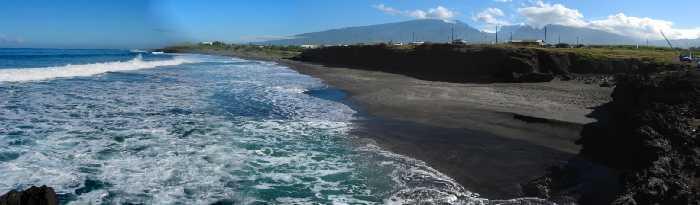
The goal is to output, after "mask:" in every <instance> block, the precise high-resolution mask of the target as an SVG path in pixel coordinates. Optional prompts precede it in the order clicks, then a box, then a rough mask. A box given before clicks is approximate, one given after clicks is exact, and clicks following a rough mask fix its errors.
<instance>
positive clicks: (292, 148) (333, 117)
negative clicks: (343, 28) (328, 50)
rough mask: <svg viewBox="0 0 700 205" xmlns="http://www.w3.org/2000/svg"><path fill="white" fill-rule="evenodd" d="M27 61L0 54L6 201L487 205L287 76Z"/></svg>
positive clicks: (236, 64)
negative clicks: (46, 196) (388, 146)
mask: <svg viewBox="0 0 700 205" xmlns="http://www.w3.org/2000/svg"><path fill="white" fill-rule="evenodd" d="M21 52H23V53H24V54H25V55H27V53H29V54H28V55H33V54H32V52H35V53H50V55H44V57H36V56H35V57H26V58H20V57H17V56H20V55H21V54H18V53H20V52H15V57H14V58H13V57H8V56H11V55H8V53H13V52H12V51H8V50H3V51H2V52H0V56H2V55H5V56H4V57H0V68H1V69H0V192H2V193H4V192H7V191H9V190H12V189H25V188H27V187H29V186H32V185H49V186H52V187H54V188H55V189H56V191H57V192H58V194H59V195H60V199H61V203H62V204H212V203H220V204H391V203H394V204H403V203H414V202H433V203H450V204H457V203H460V204H468V203H477V204H479V203H487V201H486V200H485V199H480V198H478V197H477V195H475V194H473V193H470V192H468V191H467V190H465V189H464V188H463V187H461V186H460V185H458V184H457V183H456V182H454V181H453V180H452V179H450V178H449V177H447V176H445V175H443V174H441V173H439V172H437V171H436V170H434V169H432V168H430V167H428V166H427V165H425V163H424V162H421V161H418V160H414V159H411V158H407V157H404V156H401V155H398V154H394V153H391V152H388V151H385V150H382V149H381V148H379V147H377V146H375V145H373V144H372V143H371V142H370V141H368V140H363V139H360V138H357V137H354V136H352V135H350V134H349V131H350V129H352V127H353V124H352V121H353V119H355V117H356V114H357V113H356V112H355V111H354V110H353V109H351V108H350V107H348V106H347V105H345V104H343V103H340V102H338V101H337V99H340V98H342V96H343V94H342V92H340V91H338V90H335V89H332V88H329V87H328V86H326V85H324V84H323V83H322V82H321V81H320V80H318V79H315V78H312V77H309V76H305V75H301V74H299V73H297V72H295V71H293V70H290V69H288V68H286V67H284V66H280V65H277V64H274V63H269V62H260V61H247V60H242V59H236V58H229V57H216V56H204V55H153V54H149V53H139V52H132V51H121V50H107V51H104V50H98V51H96V53H97V54H94V53H92V54H94V55H92V54H91V52H92V51H84V50H83V51H80V52H87V54H85V53H80V54H78V55H73V54H72V53H68V54H66V53H65V51H64V50H35V51H32V50H31V49H30V50H21ZM70 52H75V51H70ZM61 53H62V54H64V55H59V54H61ZM104 53H108V55H103V54H104ZM115 53H117V54H116V55H115ZM49 58H60V60H57V61H60V62H58V63H56V62H53V63H52V60H51V59H49ZM71 58H73V59H71ZM7 59H11V60H7ZM37 59H39V60H37ZM54 60H55V59H54ZM73 60H75V62H79V63H75V64H73V63H70V62H73ZM33 62H36V63H33ZM67 62H68V63H67ZM69 64H70V65H69Z"/></svg>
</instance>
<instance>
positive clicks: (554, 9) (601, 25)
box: [517, 1, 700, 39]
mask: <svg viewBox="0 0 700 205" xmlns="http://www.w3.org/2000/svg"><path fill="white" fill-rule="evenodd" d="M517 12H518V14H519V15H520V16H521V17H522V18H523V19H524V20H523V21H524V23H525V24H527V25H530V26H533V27H537V28H542V27H543V26H546V25H549V24H559V25H564V26H573V27H586V28H592V29H597V30H603V31H607V32H610V33H615V34H619V35H623V36H630V37H635V38H641V39H661V38H663V37H662V36H661V34H660V33H661V31H663V32H665V33H666V35H667V36H668V37H669V38H671V39H695V38H700V27H699V28H691V29H679V28H674V27H673V22H671V21H665V20H658V19H652V18H647V17H634V16H627V15H625V14H624V13H618V14H614V15H610V16H608V17H607V18H605V19H602V20H593V21H589V20H586V19H585V18H584V16H583V14H582V13H581V12H580V11H578V10H576V9H571V8H568V7H566V6H564V5H562V4H550V3H544V2H542V1H537V2H535V3H534V5H531V6H525V7H521V8H519V9H517Z"/></svg>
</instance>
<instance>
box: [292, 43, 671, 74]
mask: <svg viewBox="0 0 700 205" xmlns="http://www.w3.org/2000/svg"><path fill="white" fill-rule="evenodd" d="M294 59H295V60H300V61H307V62H315V63H322V64H326V65H332V66H345V67H352V68H357V69H364V70H375V71H382V72H389V73H396V74H402V75H408V76H411V77H415V78H419V79H423V80H431V81H445V82H457V83H461V82H546V81H551V80H552V79H554V77H555V76H559V77H561V78H562V79H570V76H569V75H570V74H615V73H635V72H640V73H641V72H657V71H660V70H667V69H676V67H674V66H672V65H659V64H655V63H648V61H643V60H639V59H625V60H605V61H601V60H592V59H591V58H590V57H586V56H580V55H578V54H576V53H565V52H552V51H551V50H547V49H539V48H517V47H499V46H469V45H452V44H426V45H421V46H416V47H415V48H411V49H408V48H397V47H391V46H387V45H371V46H347V47H342V46H336V47H325V48H320V49H311V50H306V51H304V52H303V53H301V54H300V55H299V56H297V57H295V58H294ZM677 69H680V65H679V68H677Z"/></svg>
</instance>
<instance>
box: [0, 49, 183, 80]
mask: <svg viewBox="0 0 700 205" xmlns="http://www.w3.org/2000/svg"><path fill="white" fill-rule="evenodd" d="M184 63H193V61H192V60H188V59H185V58H182V57H179V56H176V57H175V58H173V59H170V60H158V61H144V60H143V57H142V56H141V54H139V55H138V56H136V57H135V58H134V59H131V60H129V61H115V62H105V63H92V64H82V65H71V64H69V65H65V66H54V67H43V68H11V69H0V82H22V81H38V80H50V79H54V78H66V77H80V76H92V75H97V74H101V73H106V72H116V71H130V70H139V69H147V68H155V67H160V66H174V65H180V64H184Z"/></svg>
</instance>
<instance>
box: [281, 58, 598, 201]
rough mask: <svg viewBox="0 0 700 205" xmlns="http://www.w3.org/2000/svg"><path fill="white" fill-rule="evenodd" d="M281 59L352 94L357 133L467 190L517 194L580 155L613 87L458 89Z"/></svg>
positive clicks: (560, 84)
mask: <svg viewBox="0 0 700 205" xmlns="http://www.w3.org/2000/svg"><path fill="white" fill-rule="evenodd" d="M278 62H280V63H282V64H285V65H287V66H289V67H290V68H292V69H294V70H297V71H298V72H300V73H303V74H307V75H310V76H314V77H317V78H319V79H322V80H323V81H324V82H325V83H327V84H329V85H331V86H333V87H336V88H338V89H341V90H344V91H346V92H348V93H349V100H350V102H351V103H353V104H354V105H357V107H358V109H360V111H362V112H363V113H366V114H367V115H368V116H367V117H362V118H361V119H360V120H358V122H357V123H356V124H357V125H358V126H357V127H356V129H355V130H354V134H356V135H358V136H360V137H366V138H368V139H371V140H374V141H375V142H377V143H378V144H379V145H380V146H382V147H384V148H386V149H389V150H391V151H393V152H396V153H399V154H403V155H407V156H410V157H413V158H416V159H420V160H423V161H425V162H426V163H428V164H429V165H430V166H432V167H434V168H436V169H438V170H440V171H441V172H443V173H445V174H447V175H449V176H451V177H452V178H454V179H455V180H457V181H458V182H459V183H461V184H462V185H463V186H465V188H467V189H468V190H470V191H474V192H477V193H480V194H481V195H482V196H484V197H487V198H491V199H506V198H512V197H517V196H518V194H519V192H520V186H519V184H520V183H524V182H526V181H529V180H530V179H533V178H535V177H538V176H541V175H543V174H544V171H545V170H546V168H547V167H549V166H551V165H555V164H559V163H562V162H564V161H566V160H568V159H569V158H571V157H573V156H574V155H576V154H577V153H578V151H579V146H578V145H576V144H575V143H574V141H575V140H577V139H578V138H579V132H580V130H581V128H582V125H583V124H586V123H589V122H592V121H593V119H591V118H588V117H586V115H587V114H589V113H590V111H591V109H590V108H592V107H595V106H597V105H600V104H602V103H605V102H607V101H609V100H610V98H609V96H610V93H611V92H612V89H611V88H601V87H599V86H597V85H588V84H584V83H581V82H576V81H553V82H549V83H536V84H519V83H494V84H460V83H444V82H431V81H423V80H418V79H415V78H411V77H406V76H402V75H396V74H388V73H382V72H374V71H364V70H357V69H348V68H338V67H326V66H322V65H314V64H308V63H302V62H296V61H289V60H279V61H278Z"/></svg>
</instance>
